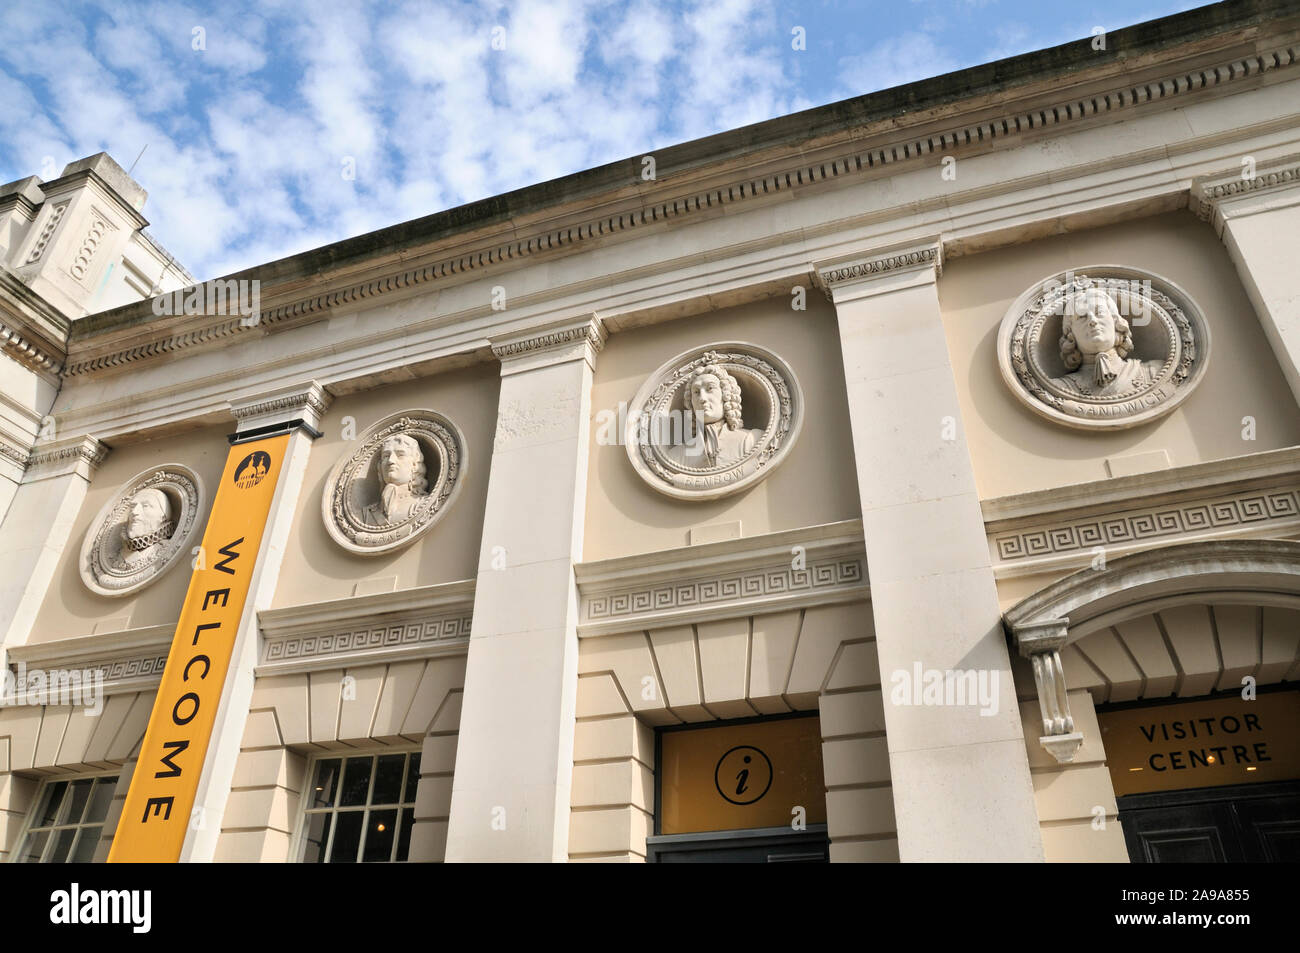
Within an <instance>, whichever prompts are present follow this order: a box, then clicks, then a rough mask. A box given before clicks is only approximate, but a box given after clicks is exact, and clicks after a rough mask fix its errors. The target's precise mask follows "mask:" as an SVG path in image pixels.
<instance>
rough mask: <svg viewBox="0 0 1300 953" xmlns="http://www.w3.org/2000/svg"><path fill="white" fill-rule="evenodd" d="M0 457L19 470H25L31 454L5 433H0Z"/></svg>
mask: <svg viewBox="0 0 1300 953" xmlns="http://www.w3.org/2000/svg"><path fill="white" fill-rule="evenodd" d="M0 457H4V458H5V459H6V460H8V461H9V462H10V463H13V464H15V465H16V466H17V467H18V468H19V469H26V468H27V462H28V461H29V460H31V458H32V455H31V452H30V451H29V450H27V449H25V448H24V447H23V446H22V445H21V444H20V443H18V442H17V441H15V440H14V438H13V437H11V436H9V435H8V434H5V433H0Z"/></svg>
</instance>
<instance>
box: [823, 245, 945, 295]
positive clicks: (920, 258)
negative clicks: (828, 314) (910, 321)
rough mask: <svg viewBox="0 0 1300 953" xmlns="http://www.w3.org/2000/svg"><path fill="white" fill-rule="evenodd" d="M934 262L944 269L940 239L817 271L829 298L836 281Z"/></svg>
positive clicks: (922, 266)
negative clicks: (931, 242)
mask: <svg viewBox="0 0 1300 953" xmlns="http://www.w3.org/2000/svg"><path fill="white" fill-rule="evenodd" d="M931 266H933V267H934V268H935V269H936V271H938V272H942V271H943V251H942V248H941V246H940V245H939V243H937V242H935V243H933V244H927V245H922V246H919V247H916V248H908V249H905V250H902V251H891V252H886V253H884V254H881V255H876V256H872V257H869V258H862V259H859V260H857V261H850V262H844V263H841V264H836V265H829V266H824V267H818V268H815V269H814V270H813V275H814V278H815V280H816V282H817V285H818V287H820V288H821V289H822V292H823V293H824V294H825V295H826V297H827V298H830V297H831V295H832V292H833V291H834V289H835V286H836V285H841V284H845V283H848V282H852V281H859V280H861V279H863V278H872V277H877V276H879V275H884V274H888V273H889V272H894V271H908V270H911V269H914V268H926V267H931Z"/></svg>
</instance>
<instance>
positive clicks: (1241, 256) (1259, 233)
mask: <svg viewBox="0 0 1300 953" xmlns="http://www.w3.org/2000/svg"><path fill="white" fill-rule="evenodd" d="M1247 171H1249V170H1247V169H1242V168H1239V169H1236V170H1234V171H1233V172H1232V173H1231V174H1228V175H1222V176H1217V177H1214V178H1209V179H1206V180H1203V181H1200V182H1197V183H1196V184H1195V185H1194V186H1193V188H1192V208H1193V209H1194V210H1195V211H1196V212H1197V213H1198V214H1199V215H1200V216H1201V218H1203V219H1205V220H1206V221H1208V222H1209V223H1210V224H1211V225H1212V226H1213V228H1214V230H1215V232H1217V233H1218V235H1219V237H1220V238H1221V239H1223V244H1224V245H1225V246H1227V249H1228V257H1229V258H1231V259H1232V263H1233V265H1235V266H1236V268H1237V274H1238V275H1239V276H1240V277H1241V283H1242V285H1243V286H1244V287H1245V289H1246V294H1247V296H1248V297H1249V298H1250V301H1251V303H1252V304H1253V305H1254V306H1255V312H1256V313H1257V314H1258V315H1259V322H1260V325H1261V326H1262V327H1263V329H1264V334H1265V336H1266V337H1267V338H1268V342H1269V344H1270V345H1272V347H1273V353H1274V354H1275V355H1277V362H1278V364H1279V365H1280V366H1281V368H1282V373H1283V375H1284V376H1285V377H1286V380H1287V383H1288V384H1289V385H1290V386H1291V393H1292V394H1294V395H1295V398H1296V402H1297V403H1300V295H1297V294H1296V275H1295V267H1296V254H1295V246H1296V235H1298V234H1300V161H1297V160H1296V159H1295V158H1292V160H1291V161H1289V162H1284V163H1279V164H1275V165H1272V166H1268V167H1264V168H1259V169H1255V170H1253V171H1254V175H1253V176H1247V175H1246V173H1247Z"/></svg>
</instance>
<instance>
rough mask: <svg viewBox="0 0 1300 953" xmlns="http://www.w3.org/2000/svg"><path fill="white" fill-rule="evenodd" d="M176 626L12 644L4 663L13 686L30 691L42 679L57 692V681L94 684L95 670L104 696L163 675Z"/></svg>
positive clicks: (145, 686) (150, 685)
mask: <svg viewBox="0 0 1300 953" xmlns="http://www.w3.org/2000/svg"><path fill="white" fill-rule="evenodd" d="M175 631H176V627H175V626H174V625H154V626H149V627H147V628H142V629H125V630H122V631H120V632H108V633H102V634H98V635H86V636H80V637H78V638H73V639H57V640H55V641H53V642H37V643H34V644H28V645H15V646H11V647H10V648H9V649H8V663H9V670H10V671H11V672H12V673H13V674H14V684H15V691H16V692H18V693H23V692H26V691H28V690H33V691H34V690H37V689H38V688H39V687H40V686H41V684H42V683H43V684H44V687H45V689H46V690H49V691H53V692H54V693H56V694H57V692H58V691H59V688H60V685H64V686H66V685H68V684H69V683H74V684H79V685H83V686H84V685H87V684H94V682H95V676H96V674H97V675H98V677H99V678H100V679H102V684H100V685H99V690H100V691H102V692H103V694H104V695H105V696H108V695H121V694H125V693H128V692H140V691H149V690H151V689H154V688H157V687H158V683H159V682H160V681H161V680H162V673H163V667H164V666H165V665H166V664H167V652H168V650H169V649H170V647H171V641H172V636H173V635H174V634H175ZM20 673H21V675H22V677H21V678H20V677H19V675H20ZM83 695H84V693H83ZM56 702H57V699H55V700H53V701H52V702H51V703H56Z"/></svg>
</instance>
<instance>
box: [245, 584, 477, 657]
mask: <svg viewBox="0 0 1300 953" xmlns="http://www.w3.org/2000/svg"><path fill="white" fill-rule="evenodd" d="M473 615H474V581H473V580H472V579H471V580H465V581H463V582H453V583H445V584H442V585H436V586H422V587H420V588H418V589H406V590H402V591H399V592H384V593H378V594H375V595H369V596H355V597H353V598H350V599H334V600H330V601H327V602H318V603H313V604H310V605H303V606H289V607H286V608H283V609H267V610H264V611H262V612H259V613H258V622H259V625H260V627H261V631H262V648H261V655H260V660H259V663H258V666H257V669H256V672H257V674H258V675H259V676H264V675H287V674H291V673H295V672H311V671H320V670H323V669H338V668H351V667H354V666H357V665H376V664H383V663H388V662H398V661H408V660H411V659H423V658H432V657H436V656H441V655H463V654H464V653H465V652H467V651H468V646H469V635H470V625H471V620H472V618H473Z"/></svg>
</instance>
